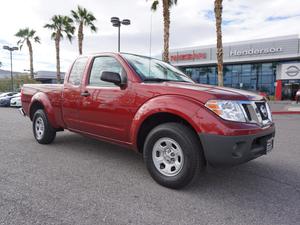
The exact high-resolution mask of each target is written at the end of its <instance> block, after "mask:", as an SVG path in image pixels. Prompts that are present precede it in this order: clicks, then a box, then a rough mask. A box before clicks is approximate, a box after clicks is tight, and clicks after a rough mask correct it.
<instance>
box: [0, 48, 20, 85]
mask: <svg viewBox="0 0 300 225" xmlns="http://www.w3.org/2000/svg"><path fill="white" fill-rule="evenodd" d="M3 49H5V50H8V51H9V52H10V79H11V91H14V79H13V72H12V71H13V69H12V52H13V51H16V50H18V49H19V48H18V47H9V46H7V45H4V46H3Z"/></svg>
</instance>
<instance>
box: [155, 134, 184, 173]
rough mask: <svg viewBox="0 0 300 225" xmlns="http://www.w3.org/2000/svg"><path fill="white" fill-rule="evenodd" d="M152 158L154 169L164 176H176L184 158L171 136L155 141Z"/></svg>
mask: <svg viewBox="0 0 300 225" xmlns="http://www.w3.org/2000/svg"><path fill="white" fill-rule="evenodd" d="M152 159H153V162H154V165H155V167H156V169H157V170H158V171H159V172H160V173H161V174H163V175H165V176H176V175H177V174H178V173H179V172H180V171H181V169H182V166H183V162H184V158H183V152H182V149H181V147H180V145H179V144H178V143H177V142H176V141H175V140H173V139H171V138H166V137H164V138H160V139H159V140H158V141H156V142H155V144H154V146H153V150H152Z"/></svg>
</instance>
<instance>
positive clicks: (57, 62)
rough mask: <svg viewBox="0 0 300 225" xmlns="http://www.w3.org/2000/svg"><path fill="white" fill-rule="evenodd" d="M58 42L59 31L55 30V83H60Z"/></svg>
mask: <svg viewBox="0 0 300 225" xmlns="http://www.w3.org/2000/svg"><path fill="white" fill-rule="evenodd" d="M59 42H60V32H59V31H57V33H56V37H55V49H56V79H57V83H58V84H60V83H61V77H60V58H59Z"/></svg>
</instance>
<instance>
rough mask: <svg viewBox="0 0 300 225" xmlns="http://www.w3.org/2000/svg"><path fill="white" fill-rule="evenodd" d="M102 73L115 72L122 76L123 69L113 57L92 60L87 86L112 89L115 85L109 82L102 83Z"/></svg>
mask: <svg viewBox="0 0 300 225" xmlns="http://www.w3.org/2000/svg"><path fill="white" fill-rule="evenodd" d="M103 71H109V72H115V73H119V74H122V73H123V67H122V66H121V64H120V63H119V62H118V61H117V60H116V59H115V58H113V57H109V56H100V57H97V58H95V59H94V62H93V67H92V70H91V74H90V79H89V85H90V86H100V87H114V86H115V85H114V84H113V83H110V82H106V81H102V80H101V79H100V77H101V74H102V72H103Z"/></svg>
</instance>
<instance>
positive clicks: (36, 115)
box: [21, 53, 275, 188]
mask: <svg viewBox="0 0 300 225" xmlns="http://www.w3.org/2000/svg"><path fill="white" fill-rule="evenodd" d="M21 99H22V109H21V112H22V113H23V114H24V115H26V116H28V117H29V118H30V119H31V120H32V122H33V134H34V137H35V139H36V140H37V141H38V142H39V143H41V144H49V143H51V142H52V141H53V140H54V139H55V135H56V132H58V131H63V130H64V129H68V130H70V131H73V132H76V133H80V134H83V135H87V136H90V137H93V138H97V139H100V140H105V141H109V142H113V143H116V144H120V145H123V146H126V147H129V148H131V149H133V150H135V151H137V152H140V153H142V154H143V156H144V160H145V163H146V166H147V168H148V170H149V172H150V174H151V176H152V177H153V178H154V180H155V181H157V182H158V183H159V184H161V185H164V186H167V187H170V188H181V187H183V186H185V185H186V184H188V183H189V182H190V181H191V180H192V179H193V177H194V176H195V174H196V172H197V171H199V170H201V169H203V167H204V166H206V165H207V163H209V164H211V165H213V166H226V165H229V166H232V165H237V164H240V163H244V162H247V161H249V160H252V159H255V158H257V157H259V156H262V155H265V154H267V152H269V151H270V150H271V149H272V148H273V139H274V135H275V126H274V123H273V121H272V115H271V112H270V108H269V106H268V103H267V102H266V100H265V99H264V98H263V97H262V96H260V95H257V94H255V93H251V92H246V91H242V90H236V89H231V88H221V87H215V86H209V85H202V84H196V83H195V82H193V81H192V80H191V79H190V78H189V77H188V76H186V75H185V74H183V73H182V72H181V71H179V70H178V69H176V68H175V67H173V66H171V65H169V64H167V63H164V62H162V61H160V60H156V59H151V58H148V57H144V56H138V55H133V54H125V53H122V54H115V53H103V54H95V55H90V56H81V57H79V58H78V59H76V60H75V62H74V63H73V65H72V67H71V69H70V71H69V72H68V73H67V74H66V77H65V80H64V84H28V85H24V87H23V88H22V96H21Z"/></svg>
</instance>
